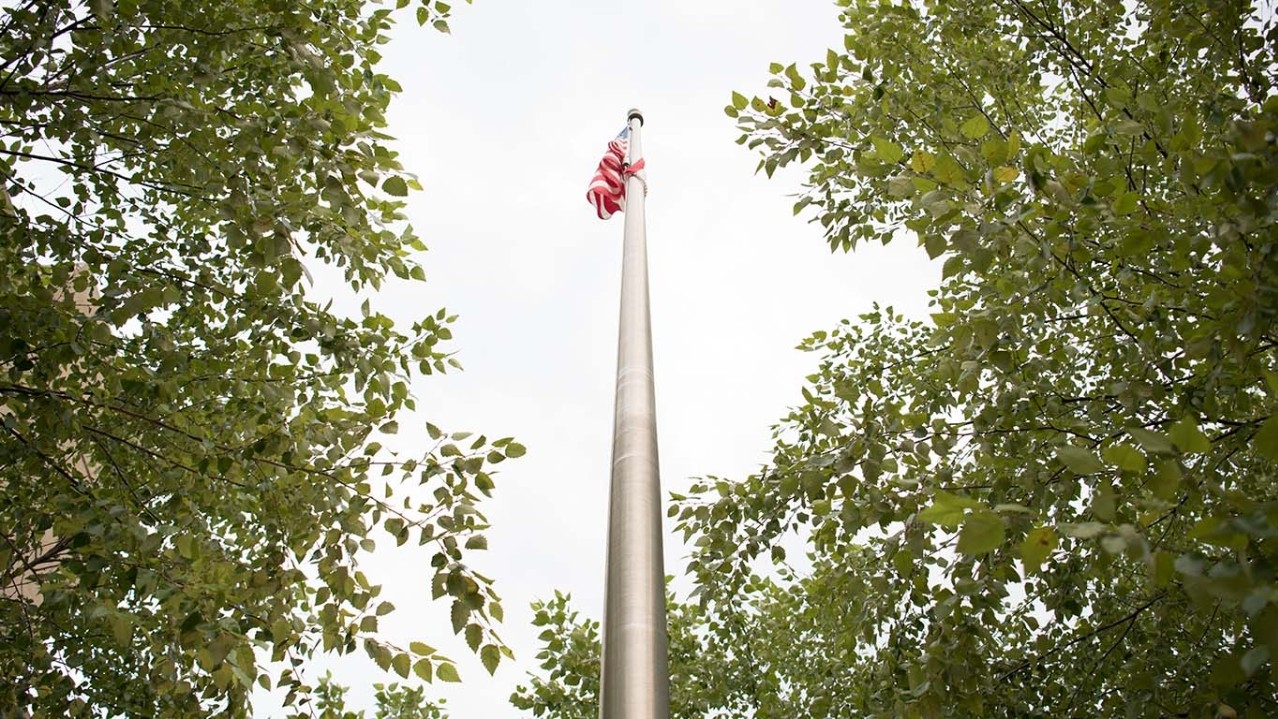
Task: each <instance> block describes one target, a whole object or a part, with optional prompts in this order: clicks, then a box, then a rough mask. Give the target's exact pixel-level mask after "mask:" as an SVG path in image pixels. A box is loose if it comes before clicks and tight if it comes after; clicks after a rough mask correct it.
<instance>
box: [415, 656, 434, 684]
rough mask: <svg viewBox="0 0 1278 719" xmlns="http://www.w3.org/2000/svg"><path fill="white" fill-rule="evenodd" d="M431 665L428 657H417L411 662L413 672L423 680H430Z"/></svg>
mask: <svg viewBox="0 0 1278 719" xmlns="http://www.w3.org/2000/svg"><path fill="white" fill-rule="evenodd" d="M431 670H432V667H431V663H430V660H429V659H418V660H417V661H416V662H414V663H413V673H414V674H416V675H417V678H419V679H421V680H422V681H424V682H428V683H429V682H430V681H431V680H432V678H433V677H432V671H431Z"/></svg>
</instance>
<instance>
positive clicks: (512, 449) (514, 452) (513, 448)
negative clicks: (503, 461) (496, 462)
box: [506, 442, 528, 459]
mask: <svg viewBox="0 0 1278 719" xmlns="http://www.w3.org/2000/svg"><path fill="white" fill-rule="evenodd" d="M527 453H528V450H527V449H526V448H525V447H524V445H522V444H520V443H518V442H511V443H510V444H508V445H506V456H507V457H509V458H510V459H518V458H520V457H522V456H524V455H525V454H527Z"/></svg>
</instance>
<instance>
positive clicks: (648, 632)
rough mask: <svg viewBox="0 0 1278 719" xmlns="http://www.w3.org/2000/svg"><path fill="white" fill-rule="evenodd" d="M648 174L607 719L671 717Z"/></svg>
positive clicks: (635, 140) (636, 247) (621, 468)
mask: <svg viewBox="0 0 1278 719" xmlns="http://www.w3.org/2000/svg"><path fill="white" fill-rule="evenodd" d="M628 122H629V124H630V156H629V158H628V160H629V161H630V162H635V161H637V160H638V159H639V158H642V157H643V145H642V143H641V141H640V137H639V134H640V128H641V126H642V125H643V115H641V114H640V113H639V111H638V110H631V111H630V114H629V116H628ZM644 191H645V186H644V182H643V180H641V179H640V178H638V177H635V176H633V175H632V176H630V177H628V178H627V179H626V209H625V220H626V224H625V242H624V245H623V248H622V265H621V322H620V329H619V331H618V337H617V399H616V409H615V412H616V414H615V416H614V418H613V435H612V486H611V494H610V499H609V508H608V566H607V571H606V573H607V580H606V585H605V593H604V627H603V663H602V667H601V669H600V674H601V676H600V698H599V716H600V717H601V719H668V717H669V716H670V677H669V671H668V667H667V637H666V592H665V569H664V568H663V563H662V551H661V514H662V513H661V477H660V473H659V471H658V468H657V404H656V397H655V392H654V389H653V378H652V323H651V320H650V318H649V314H648V248H647V239H646V237H645V234H644V217H643V205H644Z"/></svg>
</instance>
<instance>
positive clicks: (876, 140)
mask: <svg viewBox="0 0 1278 719" xmlns="http://www.w3.org/2000/svg"><path fill="white" fill-rule="evenodd" d="M870 143H871V144H872V145H874V151H875V152H877V153H878V155H879V159H881V160H883V161H884V162H886V163H888V164H889V165H895V164H896V163H898V162H900V161H901V159H902V158H904V157H905V151H904V150H902V149H901V146H900V145H898V144H896V143H895V142H892V141H891V140H886V139H884V138H882V137H871V138H870Z"/></svg>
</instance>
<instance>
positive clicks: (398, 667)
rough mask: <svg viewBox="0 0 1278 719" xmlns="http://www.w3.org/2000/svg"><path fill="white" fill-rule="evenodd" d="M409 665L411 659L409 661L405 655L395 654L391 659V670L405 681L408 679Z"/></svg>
mask: <svg viewBox="0 0 1278 719" xmlns="http://www.w3.org/2000/svg"><path fill="white" fill-rule="evenodd" d="M410 665H411V659H409V656H408V655H407V654H396V655H395V657H394V658H393V659H391V668H392V669H394V670H395V673H396V674H398V675H400V676H401V677H403V678H405V679H407V678H408V671H409V669H410Z"/></svg>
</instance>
